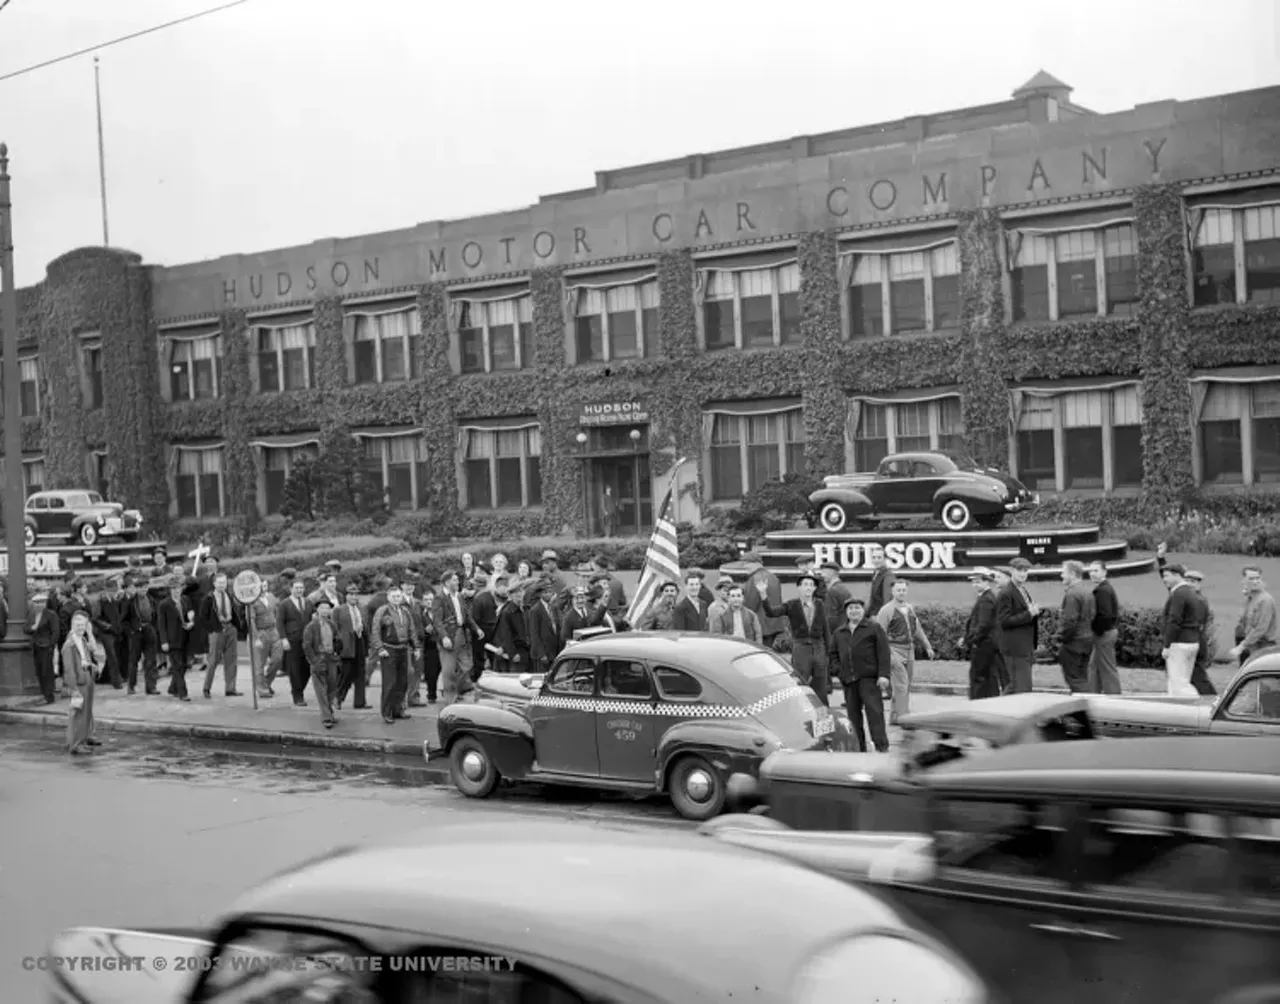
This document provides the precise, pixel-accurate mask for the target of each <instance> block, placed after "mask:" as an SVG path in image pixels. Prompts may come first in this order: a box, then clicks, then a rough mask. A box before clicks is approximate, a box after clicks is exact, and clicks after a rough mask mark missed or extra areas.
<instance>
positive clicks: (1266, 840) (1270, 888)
mask: <svg viewBox="0 0 1280 1004" xmlns="http://www.w3.org/2000/svg"><path fill="white" fill-rule="evenodd" d="M1231 828H1232V832H1233V833H1234V834H1235V837H1236V846H1237V847H1238V848H1239V851H1240V879H1241V882H1242V884H1243V890H1244V894H1245V895H1246V896H1248V897H1249V898H1251V899H1263V900H1270V901H1273V902H1274V901H1278V900H1280V817H1275V816H1270V817H1268V816H1237V817H1235V818H1234V819H1232V820H1231Z"/></svg>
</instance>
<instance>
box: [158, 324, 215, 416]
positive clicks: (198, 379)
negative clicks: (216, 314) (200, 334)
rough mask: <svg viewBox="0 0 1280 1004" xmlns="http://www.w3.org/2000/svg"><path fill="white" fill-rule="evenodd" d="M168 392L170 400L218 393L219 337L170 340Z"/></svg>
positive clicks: (195, 399)
mask: <svg viewBox="0 0 1280 1004" xmlns="http://www.w3.org/2000/svg"><path fill="white" fill-rule="evenodd" d="M168 350H169V394H170V400H173V401H200V400H205V399H208V398H215V397H217V396H218V393H219V387H220V386H221V384H222V336H221V335H210V336H209V337H207V338H192V339H184V340H177V339H175V340H174V341H172V342H170V343H169V346H168Z"/></svg>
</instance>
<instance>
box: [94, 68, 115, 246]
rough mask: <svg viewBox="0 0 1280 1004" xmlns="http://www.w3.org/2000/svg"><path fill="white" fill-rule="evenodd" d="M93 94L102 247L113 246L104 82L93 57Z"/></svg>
mask: <svg viewBox="0 0 1280 1004" xmlns="http://www.w3.org/2000/svg"><path fill="white" fill-rule="evenodd" d="M93 93H94V99H95V101H96V103H97V107H98V189H99V192H100V194H101V198H102V246H103V247H110V246H111V237H110V232H109V231H108V229H107V155H106V148H105V145H104V144H103V141H102V82H101V77H100V75H99V73H98V57H97V56H94V57H93Z"/></svg>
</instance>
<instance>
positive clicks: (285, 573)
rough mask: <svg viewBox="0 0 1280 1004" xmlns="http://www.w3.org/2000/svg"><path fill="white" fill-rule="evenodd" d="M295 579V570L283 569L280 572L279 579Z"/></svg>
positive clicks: (296, 572)
mask: <svg viewBox="0 0 1280 1004" xmlns="http://www.w3.org/2000/svg"><path fill="white" fill-rule="evenodd" d="M297 577H298V570H297V569H296V568H284V569H281V570H280V578H282V579H296V578H297Z"/></svg>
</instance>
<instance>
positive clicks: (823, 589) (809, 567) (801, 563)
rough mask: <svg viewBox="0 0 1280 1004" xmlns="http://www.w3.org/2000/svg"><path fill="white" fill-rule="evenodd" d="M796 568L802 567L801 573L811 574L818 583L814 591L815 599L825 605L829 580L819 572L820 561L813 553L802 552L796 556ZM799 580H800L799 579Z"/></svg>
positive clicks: (820, 604)
mask: <svg viewBox="0 0 1280 1004" xmlns="http://www.w3.org/2000/svg"><path fill="white" fill-rule="evenodd" d="M796 568H798V569H800V571H799V574H800V575H811V576H813V581H814V582H816V583H817V586H816V588H815V589H814V591H813V600H814V602H815V603H817V604H818V605H819V606H825V605H826V602H827V581H826V579H824V578H823V577H822V576H821V575H819V574H818V561H817V559H816V558H814V556H813V555H812V554H802V555H800V557H798V558H796ZM797 581H799V580H798V579H797Z"/></svg>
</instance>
